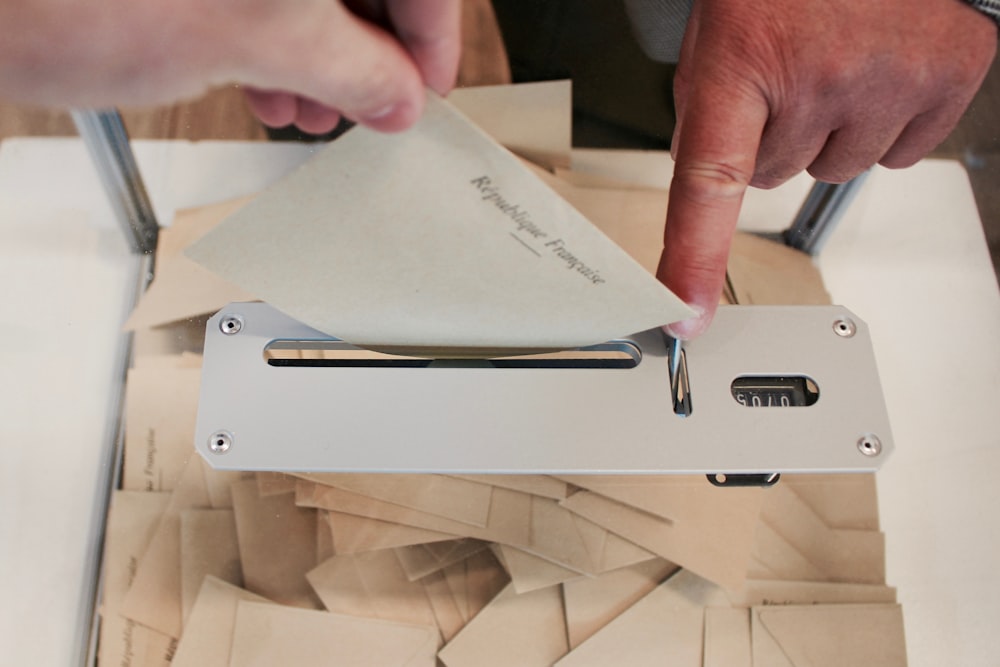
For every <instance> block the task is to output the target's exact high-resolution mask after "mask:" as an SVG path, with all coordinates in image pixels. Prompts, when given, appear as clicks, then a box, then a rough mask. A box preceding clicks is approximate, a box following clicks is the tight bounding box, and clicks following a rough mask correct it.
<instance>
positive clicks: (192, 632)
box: [171, 575, 269, 667]
mask: <svg viewBox="0 0 1000 667" xmlns="http://www.w3.org/2000/svg"><path fill="white" fill-rule="evenodd" d="M240 600H250V601H254V602H265V603H266V602H269V600H267V599H266V598H263V597H261V596H259V595H254V594H253V593H251V592H250V591H246V590H243V589H242V588H237V587H236V586H233V585H232V584H227V583H226V582H224V581H222V580H220V579H216V578H215V577H213V576H211V575H209V576H207V577H205V579H204V581H202V584H201V589H200V590H199V591H198V597H197V598H196V599H195V603H194V606H193V607H192V609H191V616H190V617H189V618H188V623H187V625H185V626H184V632H183V633H182V634H181V639H180V642H179V643H178V644H177V653H176V654H175V655H174V659H173V661H172V662H171V667H228V665H229V653H230V649H231V648H232V645H233V627H234V626H235V625H236V607H237V604H238V603H239V601H240Z"/></svg>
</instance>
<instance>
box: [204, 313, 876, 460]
mask: <svg viewBox="0 0 1000 667" xmlns="http://www.w3.org/2000/svg"><path fill="white" fill-rule="evenodd" d="M234 322H239V326H236V325H233V323H234ZM227 325H232V326H227ZM282 341H294V342H295V343H296V344H298V345H301V346H302V347H303V348H304V349H315V348H317V347H320V344H321V343H323V342H331V343H336V342H338V341H337V339H335V338H332V337H330V336H327V335H325V334H323V333H321V332H319V331H316V330H315V329H311V328H309V327H307V326H306V325H304V324H302V323H300V322H298V321H296V320H294V319H292V318H290V317H288V316H287V315H284V314H283V313H281V312H279V311H277V310H275V309H274V308H272V307H271V306H269V305H268V304H265V303H234V304H230V305H228V306H227V307H225V308H223V309H222V310H221V311H220V312H219V313H217V314H216V315H215V316H214V317H212V318H211V319H210V320H209V322H208V325H207V329H206V335H205V355H204V362H203V366H202V384H201V394H200V398H199V407H198V421H197V426H196V430H195V447H196V448H197V449H198V451H199V452H200V453H201V454H202V456H204V457H205V459H206V460H207V461H208V463H209V464H211V465H212V466H213V467H216V468H218V469H222V470H281V471H337V472H407V473H423V472H438V473H516V474H532V473H543V474H544V473H550V474H551V473H564V474H602V473H658V474H665V473H688V474H691V473H704V474H715V473H725V474H734V473H739V474H772V473H776V472H871V471H874V470H876V469H877V468H878V467H879V466H880V465H881V463H882V461H884V460H885V458H886V457H887V456H888V454H889V453H890V452H891V450H892V435H891V432H890V429H889V420H888V415H887V413H886V408H885V403H884V399H883V398H882V392H881V389H880V383H879V377H878V371H877V369H876V366H875V357H874V352H873V351H872V347H871V341H870V340H869V337H868V330H867V328H866V326H865V325H864V323H863V322H862V321H861V320H859V319H858V318H857V317H856V316H854V315H853V314H852V313H850V312H849V311H848V310H846V309H844V308H842V307H839V306H726V307H721V308H720V309H719V311H718V313H717V315H716V319H715V321H714V323H713V325H712V327H711V328H710V329H709V331H707V332H706V333H704V334H703V335H701V336H699V337H698V338H697V339H696V340H694V341H691V342H689V343H686V344H685V345H684V357H685V362H686V367H687V372H688V381H687V383H686V385H687V388H688V398H689V400H690V403H689V405H690V407H691V410H690V414H689V415H688V416H683V414H676V412H678V411H677V410H676V401H675V391H674V386H675V382H674V381H673V378H672V377H671V369H672V368H674V369H675V370H674V373H675V374H676V372H677V370H676V369H677V368H679V366H680V365H679V364H673V363H672V360H671V358H670V349H671V346H670V341H668V340H667V339H666V337H665V336H664V334H663V332H662V331H661V330H659V329H653V330H650V331H646V332H642V333H638V334H636V335H634V336H630V337H629V338H627V339H624V340H623V341H621V343H623V344H625V345H630V346H634V348H635V349H637V350H638V351H639V354H637V355H635V356H636V358H637V360H638V363H636V364H634V365H626V366H622V365H612V366H600V365H594V364H592V363H581V364H579V365H575V366H573V365H566V364H564V363H561V362H560V363H558V364H556V363H553V364H552V365H549V366H546V365H545V364H544V362H543V363H540V364H536V363H533V361H534V360H533V359H532V358H531V357H528V358H527V360H526V361H525V362H523V363H519V364H515V365H511V364H510V362H509V360H506V359H505V360H504V361H503V362H502V363H501V364H499V365H498V366H492V365H491V364H490V363H489V361H488V360H483V359H470V360H467V361H464V362H463V361H461V360H447V361H445V362H443V363H442V362H434V361H430V362H428V363H426V364H424V365H422V366H414V365H413V364H412V363H411V360H410V359H401V360H400V363H399V364H397V365H392V364H386V363H385V362H386V360H385V359H384V358H379V359H375V360H372V362H371V363H369V364H366V363H364V362H363V361H361V362H359V361H358V360H357V359H355V358H353V357H351V358H349V359H346V360H345V362H344V363H336V360H335V359H329V358H328V359H325V360H316V361H314V362H308V361H306V360H304V363H299V364H293V365H287V364H273V363H269V361H268V359H267V358H266V356H265V352H266V350H267V349H268V348H269V347H270V346H272V345H274V344H275V343H276V342H282ZM338 354H339V352H338ZM744 377H751V378H760V379H775V378H781V377H800V378H809V379H810V380H812V381H813V382H814V383H815V384H816V385H818V387H819V399H818V400H817V401H816V402H815V404H813V405H810V406H808V407H804V406H803V407H791V406H789V407H777V406H774V407H752V406H749V405H747V404H746V403H741V402H740V400H739V398H738V397H737V396H736V387H735V384H734V381H736V380H737V378H744ZM680 412H685V411H680ZM864 443H868V444H864Z"/></svg>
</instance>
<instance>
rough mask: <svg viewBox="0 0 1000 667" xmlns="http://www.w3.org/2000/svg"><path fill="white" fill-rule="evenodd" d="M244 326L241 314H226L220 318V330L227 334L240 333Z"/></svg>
mask: <svg viewBox="0 0 1000 667" xmlns="http://www.w3.org/2000/svg"><path fill="white" fill-rule="evenodd" d="M242 328H243V318H242V317H240V316H239V315H226V316H224V317H223V318H222V319H221V320H219V331H221V332H222V333H224V334H226V335H227V336H232V335H233V334H238V333H239V332H240V329H242Z"/></svg>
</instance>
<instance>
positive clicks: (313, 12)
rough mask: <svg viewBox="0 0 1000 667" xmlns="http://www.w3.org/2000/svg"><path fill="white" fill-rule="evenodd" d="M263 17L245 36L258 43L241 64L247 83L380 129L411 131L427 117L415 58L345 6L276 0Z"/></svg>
mask: <svg viewBox="0 0 1000 667" xmlns="http://www.w3.org/2000/svg"><path fill="white" fill-rule="evenodd" d="M257 22H258V23H263V25H259V26H256V25H255V26H253V27H252V28H251V30H249V31H246V32H245V33H244V36H243V38H242V40H243V41H244V42H250V43H249V44H245V46H244V48H243V61H244V63H245V64H242V65H240V66H242V67H244V69H245V71H244V75H243V76H242V79H243V81H244V82H245V83H247V84H249V85H251V86H253V87H256V88H259V89H262V90H281V91H286V92H288V93H293V94H295V95H298V96H300V97H303V98H306V99H309V100H313V101H315V102H316V103H318V104H320V105H323V106H326V107H329V108H331V109H334V110H337V111H339V112H340V113H342V114H343V115H344V116H346V117H348V118H350V119H351V120H354V121H356V122H359V123H361V124H363V125H368V126H370V127H373V128H375V129H378V130H384V131H398V130H403V129H405V128H407V127H409V126H410V125H412V124H413V123H414V122H415V121H416V119H417V118H419V116H420V113H421V111H422V110H423V104H424V84H423V82H422V78H421V75H420V72H419V70H418V69H417V66H416V64H415V63H414V61H413V59H412V58H411V57H410V55H409V54H408V53H407V52H406V50H405V49H404V48H403V46H402V45H400V43H399V41H398V40H397V39H396V38H394V37H393V36H392V35H390V34H389V33H387V32H386V31H385V30H383V29H382V28H380V27H378V26H376V25H374V24H373V23H370V22H368V21H366V20H364V19H363V18H360V17H358V16H356V15H355V14H353V13H352V12H350V11H349V10H347V9H346V8H345V7H344V6H343V5H342V4H341V3H339V2H311V3H301V4H300V3H276V4H275V5H273V12H271V13H267V15H266V16H259V15H258V17H257ZM246 35H251V37H250V38H247V37H246ZM253 36H256V37H257V38H258V39H257V40H256V44H253V43H252V42H254V41H255V40H254V39H253ZM247 49H250V50H252V53H248V52H247Z"/></svg>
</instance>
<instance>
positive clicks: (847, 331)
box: [833, 317, 858, 338]
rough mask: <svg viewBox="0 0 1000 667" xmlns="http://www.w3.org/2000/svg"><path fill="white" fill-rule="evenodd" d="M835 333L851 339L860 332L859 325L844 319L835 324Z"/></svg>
mask: <svg viewBox="0 0 1000 667" xmlns="http://www.w3.org/2000/svg"><path fill="white" fill-rule="evenodd" d="M833 331H834V333H836V334H837V335H838V336H840V337H841V338H850V337H851V336H853V335H854V334H856V333H857V332H858V325H856V324H855V323H854V321H853V320H850V319H848V318H846V317H842V318H840V319H839V320H837V321H836V322H834V323H833Z"/></svg>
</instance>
